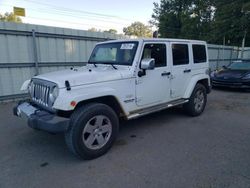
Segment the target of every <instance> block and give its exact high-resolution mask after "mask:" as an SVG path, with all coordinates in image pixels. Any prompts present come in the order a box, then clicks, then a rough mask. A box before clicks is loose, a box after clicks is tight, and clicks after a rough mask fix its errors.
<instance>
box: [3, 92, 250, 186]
mask: <svg viewBox="0 0 250 188" xmlns="http://www.w3.org/2000/svg"><path fill="white" fill-rule="evenodd" d="M14 105H15V103H6V104H1V105H0V128H1V130H0V188H13V187H18V188H29V187H35V188H40V187H41V188H44V187H46V188H47V187H53V188H57V187H60V188H64V187H65V188H85V187H86V188H95V187H98V188H120V187H125V188H140V187H142V188H146V187H150V188H151V187H159V188H172V187H173V188H189V187H190V188H224V187H226V188H247V187H250V93H249V92H244V91H232V90H229V91H224V90H213V91H212V93H211V94H210V95H209V96H208V103H207V107H206V109H205V111H204V113H203V114H202V115H201V116H199V117H195V118H191V117H188V116H186V115H185V114H184V113H183V112H182V110H181V109H180V108H174V109H168V110H164V111H162V112H159V113H155V114H152V115H148V116H146V117H142V118H139V119H136V120H132V121H128V122H123V123H122V125H121V128H120V134H119V137H118V140H117V141H116V142H115V145H114V146H113V147H112V149H111V150H110V151H109V152H108V153H107V154H106V155H104V156H102V157H100V158H98V159H95V160H91V161H82V160H79V159H78V158H76V157H74V156H73V155H72V154H71V153H70V152H69V151H68V149H67V147H66V145H65V143H64V137H63V135H52V134H48V133H45V132H41V131H35V130H33V129H31V128H29V127H27V125H26V122H24V121H22V120H21V119H19V118H17V117H14V116H13V115H12V107H13V106H14Z"/></svg>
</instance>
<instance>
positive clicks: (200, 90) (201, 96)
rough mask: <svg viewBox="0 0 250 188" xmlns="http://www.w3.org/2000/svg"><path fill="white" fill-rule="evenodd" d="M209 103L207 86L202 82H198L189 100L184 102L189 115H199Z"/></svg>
mask: <svg viewBox="0 0 250 188" xmlns="http://www.w3.org/2000/svg"><path fill="white" fill-rule="evenodd" d="M206 103H207V92H206V88H205V86H204V85H202V84H199V83H198V84H196V86H195V88H194V90H193V93H192V95H191V97H190V98H189V102H188V103H186V104H184V110H185V111H186V113H187V114H188V115H191V116H199V115H200V114H201V113H202V112H203V111H204V109H205V106H206Z"/></svg>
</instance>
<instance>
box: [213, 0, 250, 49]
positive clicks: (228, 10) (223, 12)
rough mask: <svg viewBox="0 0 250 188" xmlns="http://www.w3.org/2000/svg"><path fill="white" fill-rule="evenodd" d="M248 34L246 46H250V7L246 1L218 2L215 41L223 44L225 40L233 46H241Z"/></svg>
mask: <svg viewBox="0 0 250 188" xmlns="http://www.w3.org/2000/svg"><path fill="white" fill-rule="evenodd" d="M246 33H248V35H247V36H248V37H247V38H246V45H250V37H249V34H250V7H249V2H248V3H247V2H246V1H245V0H237V1H233V0H217V1H216V12H215V16H214V36H213V41H214V42H216V43H221V41H223V38H225V39H226V41H230V44H231V45H237V46H241V43H242V39H243V38H244V37H245V35H246Z"/></svg>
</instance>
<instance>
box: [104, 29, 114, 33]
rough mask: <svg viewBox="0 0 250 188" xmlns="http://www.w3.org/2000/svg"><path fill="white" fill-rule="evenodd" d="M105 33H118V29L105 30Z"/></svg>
mask: <svg viewBox="0 0 250 188" xmlns="http://www.w3.org/2000/svg"><path fill="white" fill-rule="evenodd" d="M104 33H111V34H117V30H116V29H109V30H105V31H104Z"/></svg>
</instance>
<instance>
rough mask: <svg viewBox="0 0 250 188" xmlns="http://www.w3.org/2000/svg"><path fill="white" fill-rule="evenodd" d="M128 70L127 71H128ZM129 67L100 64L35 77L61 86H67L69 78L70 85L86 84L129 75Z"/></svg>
mask: <svg viewBox="0 0 250 188" xmlns="http://www.w3.org/2000/svg"><path fill="white" fill-rule="evenodd" d="M126 70H127V71H126ZM128 70H129V69H128V67H122V68H121V67H119V68H118V69H116V70H115V69H114V68H112V67H111V66H100V65H98V67H91V68H88V67H87V66H84V67H80V68H71V69H67V70H62V71H56V72H50V73H46V74H41V75H38V76H35V77H34V78H37V79H42V80H47V81H51V82H54V83H56V84H57V85H58V86H59V88H64V87H65V81H66V80H68V81H69V83H70V86H72V87H74V86H79V85H84V84H94V83H98V82H105V81H113V80H118V79H123V78H125V77H128Z"/></svg>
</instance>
